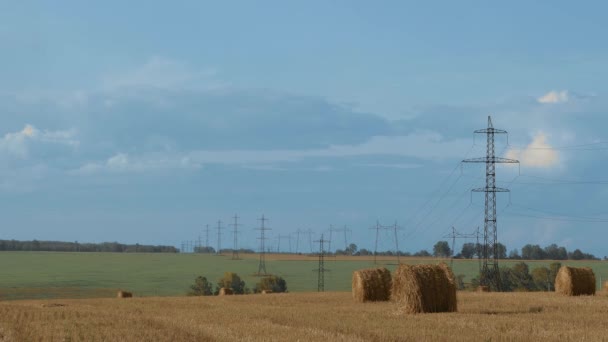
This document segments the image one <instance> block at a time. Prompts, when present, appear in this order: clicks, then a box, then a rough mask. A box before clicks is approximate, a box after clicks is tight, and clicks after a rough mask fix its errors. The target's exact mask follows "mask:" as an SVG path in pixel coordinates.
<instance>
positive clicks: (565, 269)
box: [555, 266, 595, 296]
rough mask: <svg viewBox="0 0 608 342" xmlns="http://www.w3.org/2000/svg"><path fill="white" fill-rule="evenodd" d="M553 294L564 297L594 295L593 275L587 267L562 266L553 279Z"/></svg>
mask: <svg viewBox="0 0 608 342" xmlns="http://www.w3.org/2000/svg"><path fill="white" fill-rule="evenodd" d="M555 292H557V293H560V294H563V295H565V296H581V295H591V296H592V295H594V294H595V274H594V273H593V270H592V269H591V268H589V267H570V266H562V267H561V268H560V269H559V271H557V276H556V277H555Z"/></svg>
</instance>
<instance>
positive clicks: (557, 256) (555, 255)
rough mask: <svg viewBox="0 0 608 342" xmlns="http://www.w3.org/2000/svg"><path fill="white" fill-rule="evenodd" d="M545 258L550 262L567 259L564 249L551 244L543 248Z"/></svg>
mask: <svg viewBox="0 0 608 342" xmlns="http://www.w3.org/2000/svg"><path fill="white" fill-rule="evenodd" d="M545 258H546V259H551V260H566V259H568V252H567V251H566V248H565V247H559V246H557V245H556V244H554V243H553V244H550V245H549V246H547V247H545Z"/></svg>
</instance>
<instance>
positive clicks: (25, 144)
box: [0, 124, 79, 158]
mask: <svg viewBox="0 0 608 342" xmlns="http://www.w3.org/2000/svg"><path fill="white" fill-rule="evenodd" d="M74 136H75V132H74V131H73V130H72V131H48V130H43V131H41V130H39V129H37V128H36V127H34V126H32V125H30V124H27V125H25V127H23V129H22V130H20V131H18V132H11V133H7V134H5V135H4V137H2V138H0V151H2V152H6V153H8V154H9V155H12V156H15V157H19V158H27V157H28V154H29V147H30V144H31V143H34V142H41V143H47V144H62V145H68V146H71V147H77V146H78V144H79V142H78V140H75V138H74Z"/></svg>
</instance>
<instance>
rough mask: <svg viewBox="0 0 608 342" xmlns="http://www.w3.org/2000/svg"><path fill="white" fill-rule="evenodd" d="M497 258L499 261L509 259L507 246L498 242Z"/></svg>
mask: <svg viewBox="0 0 608 342" xmlns="http://www.w3.org/2000/svg"><path fill="white" fill-rule="evenodd" d="M496 257H497V258H498V259H506V258H507V246H505V245H503V244H502V243H500V242H498V243H497V244H496Z"/></svg>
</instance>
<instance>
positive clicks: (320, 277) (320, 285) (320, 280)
mask: <svg viewBox="0 0 608 342" xmlns="http://www.w3.org/2000/svg"><path fill="white" fill-rule="evenodd" d="M315 242H318V243H319V268H317V269H316V271H317V291H318V292H324V291H325V272H328V271H329V270H328V269H326V268H325V248H324V244H325V243H326V242H328V240H323V234H321V239H320V240H317V241H315Z"/></svg>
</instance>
